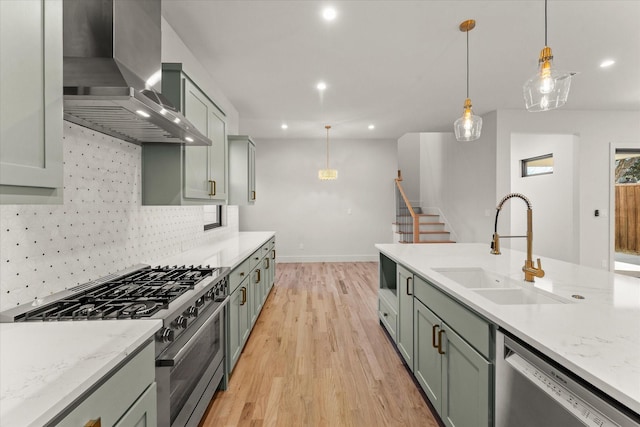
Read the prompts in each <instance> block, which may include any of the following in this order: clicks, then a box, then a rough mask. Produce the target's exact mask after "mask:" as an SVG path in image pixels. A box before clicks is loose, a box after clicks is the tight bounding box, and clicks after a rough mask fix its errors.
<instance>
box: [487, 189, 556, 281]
mask: <svg viewBox="0 0 640 427" xmlns="http://www.w3.org/2000/svg"><path fill="white" fill-rule="evenodd" d="M514 197H517V198H519V199H522V200H523V201H524V202H525V203H526V204H527V234H526V236H505V237H526V239H527V259H526V260H525V262H524V266H523V267H522V271H523V272H524V280H525V281H527V282H533V281H535V279H534V278H535V277H544V270H543V269H542V265H541V263H540V258H538V260H537V261H538V266H537V267H536V266H535V264H534V263H533V208H532V207H531V202H530V201H529V199H528V198H527V197H526V196H524V195H523V194H520V193H509V194H507V195H506V196H504V197H503V198H502V200H500V202H499V203H498V206H497V207H496V220H495V225H494V232H493V239H492V242H491V253H492V254H494V255H500V235H499V234H498V215H500V211H501V210H502V206H503V205H504V204H505V202H506V201H507V200H509V199H512V198H514Z"/></svg>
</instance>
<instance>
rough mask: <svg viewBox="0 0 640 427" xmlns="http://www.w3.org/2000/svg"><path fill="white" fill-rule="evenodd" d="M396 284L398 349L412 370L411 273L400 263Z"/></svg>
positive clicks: (412, 279)
mask: <svg viewBox="0 0 640 427" xmlns="http://www.w3.org/2000/svg"><path fill="white" fill-rule="evenodd" d="M397 275H398V277H397V279H396V284H397V286H398V290H397V291H398V330H397V342H398V350H399V351H400V354H401V355H402V357H403V358H404V361H405V362H406V364H407V366H409V369H411V370H413V364H414V362H413V343H414V338H413V323H414V321H413V285H414V284H413V281H414V277H413V273H412V272H411V271H409V270H407V269H406V268H404V267H402V266H401V265H399V266H398V268H397Z"/></svg>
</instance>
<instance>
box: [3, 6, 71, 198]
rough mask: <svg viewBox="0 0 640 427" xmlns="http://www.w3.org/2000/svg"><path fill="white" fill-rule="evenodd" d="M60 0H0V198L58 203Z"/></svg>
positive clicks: (60, 54) (60, 181) (60, 75)
mask: <svg viewBox="0 0 640 427" xmlns="http://www.w3.org/2000/svg"><path fill="white" fill-rule="evenodd" d="M62 116H63V112H62V0H39V1H17V0H12V1H5V0H3V1H0V203H2V204H22V203H28V204H41V203H42V204H46V203H62V178H63V168H62V164H63V162H62V151H63V150H62V126H63V117H62Z"/></svg>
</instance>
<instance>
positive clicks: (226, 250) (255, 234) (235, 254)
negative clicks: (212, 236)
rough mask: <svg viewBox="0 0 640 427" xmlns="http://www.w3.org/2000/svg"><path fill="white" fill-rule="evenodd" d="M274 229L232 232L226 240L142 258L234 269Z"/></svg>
mask: <svg viewBox="0 0 640 427" xmlns="http://www.w3.org/2000/svg"><path fill="white" fill-rule="evenodd" d="M273 236H275V233H274V232H273V231H243V232H238V233H232V234H230V235H228V236H226V238H225V239H224V240H218V241H213V242H211V243H206V244H203V245H200V246H197V247H195V248H193V249H190V250H187V251H184V252H181V253H179V254H176V255H172V256H169V257H165V258H160V259H152V260H142V261H141V262H143V263H145V264H150V265H153V266H155V265H192V264H194V265H208V266H210V267H229V268H230V269H232V270H233V269H234V268H235V267H237V266H238V265H239V264H240V263H241V262H242V261H243V260H244V259H246V258H247V257H248V256H250V255H251V254H252V253H253V252H254V251H255V250H256V249H259V248H260V246H262V245H263V244H264V243H266V242H267V241H268V240H269V239H270V238H272V237H273Z"/></svg>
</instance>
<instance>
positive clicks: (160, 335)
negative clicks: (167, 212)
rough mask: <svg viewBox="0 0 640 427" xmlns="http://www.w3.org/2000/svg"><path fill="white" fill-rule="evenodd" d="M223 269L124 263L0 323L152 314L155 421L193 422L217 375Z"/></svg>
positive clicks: (170, 426) (5, 315)
mask: <svg viewBox="0 0 640 427" xmlns="http://www.w3.org/2000/svg"><path fill="white" fill-rule="evenodd" d="M228 274H229V269H228V268H210V267H208V266H207V267H201V266H182V267H178V266H174V267H168V266H165V267H150V266H148V265H142V264H140V265H136V266H134V267H131V268H129V269H127V270H123V271H120V272H118V273H116V274H112V275H110V276H107V277H104V278H101V279H99V280H96V281H93V282H89V283H85V284H82V285H79V286H76V287H73V288H71V289H68V290H65V291H62V292H59V293H56V294H53V295H51V296H50V297H47V298H44V299H41V300H36V301H35V302H34V303H33V304H31V305H27V304H25V305H24V306H18V307H16V308H13V309H10V310H7V311H4V312H2V313H0V321H1V322H37V321H42V322H48V321H83V320H84V321H98V320H107V321H109V320H111V321H116V320H118V319H159V320H162V328H161V329H160V330H159V331H158V332H157V333H156V336H155V356H156V382H157V389H158V426H160V427H177V426H196V425H198V423H199V421H200V419H201V417H202V415H203V414H204V412H205V410H206V409H207V406H208V405H209V402H210V400H211V398H212V397H213V394H214V393H215V391H216V390H217V388H218V386H219V385H220V382H221V380H222V378H223V376H224V357H225V355H224V348H225V338H224V331H225V310H226V306H227V302H228V300H229V286H228V279H227V276H228Z"/></svg>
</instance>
